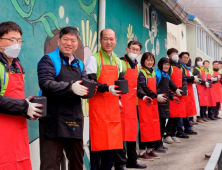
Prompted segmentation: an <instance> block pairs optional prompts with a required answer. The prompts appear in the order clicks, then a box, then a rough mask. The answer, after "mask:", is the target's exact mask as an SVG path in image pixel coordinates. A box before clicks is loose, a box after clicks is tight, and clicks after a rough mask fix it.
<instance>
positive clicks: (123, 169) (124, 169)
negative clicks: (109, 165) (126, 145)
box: [115, 166, 127, 170]
mask: <svg viewBox="0 0 222 170" xmlns="http://www.w3.org/2000/svg"><path fill="white" fill-rule="evenodd" d="M115 170H127V169H126V167H125V166H124V167H121V168H115Z"/></svg>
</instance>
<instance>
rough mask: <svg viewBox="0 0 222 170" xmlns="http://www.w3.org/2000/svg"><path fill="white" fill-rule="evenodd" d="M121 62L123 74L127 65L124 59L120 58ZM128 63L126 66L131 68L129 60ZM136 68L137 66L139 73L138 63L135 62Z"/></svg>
mask: <svg viewBox="0 0 222 170" xmlns="http://www.w3.org/2000/svg"><path fill="white" fill-rule="evenodd" d="M120 61H121V63H122V69H123V75H124V76H125V75H126V71H127V66H126V61H125V60H120ZM127 63H128V64H127V65H128V68H131V66H130V64H129V62H127ZM137 68H138V74H139V65H138V64H137Z"/></svg>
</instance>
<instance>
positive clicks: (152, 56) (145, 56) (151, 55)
mask: <svg viewBox="0 0 222 170" xmlns="http://www.w3.org/2000/svg"><path fill="white" fill-rule="evenodd" d="M148 58H152V59H153V60H154V63H153V66H155V57H154V55H153V53H151V52H145V53H144V54H143V55H142V58H141V61H140V64H141V66H142V67H146V66H145V60H146V59H148Z"/></svg>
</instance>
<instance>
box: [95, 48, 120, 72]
mask: <svg viewBox="0 0 222 170" xmlns="http://www.w3.org/2000/svg"><path fill="white" fill-rule="evenodd" d="M99 53H100V58H101V63H102V66H103V54H102V52H101V51H99ZM114 61H115V63H116V59H115V58H114ZM120 62H121V61H120ZM116 67H117V70H118V66H117V63H116Z"/></svg>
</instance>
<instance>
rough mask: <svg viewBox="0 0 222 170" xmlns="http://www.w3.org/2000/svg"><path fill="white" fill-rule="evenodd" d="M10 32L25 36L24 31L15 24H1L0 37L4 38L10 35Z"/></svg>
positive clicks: (10, 22)
mask: <svg viewBox="0 0 222 170" xmlns="http://www.w3.org/2000/svg"><path fill="white" fill-rule="evenodd" d="M10 31H16V32H19V33H20V34H21V35H22V34H23V33H22V29H21V28H20V26H19V25H18V24H16V23H15V22H12V21H7V22H2V23H0V37H2V36H3V35H5V34H8V33H9V32H10Z"/></svg>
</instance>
